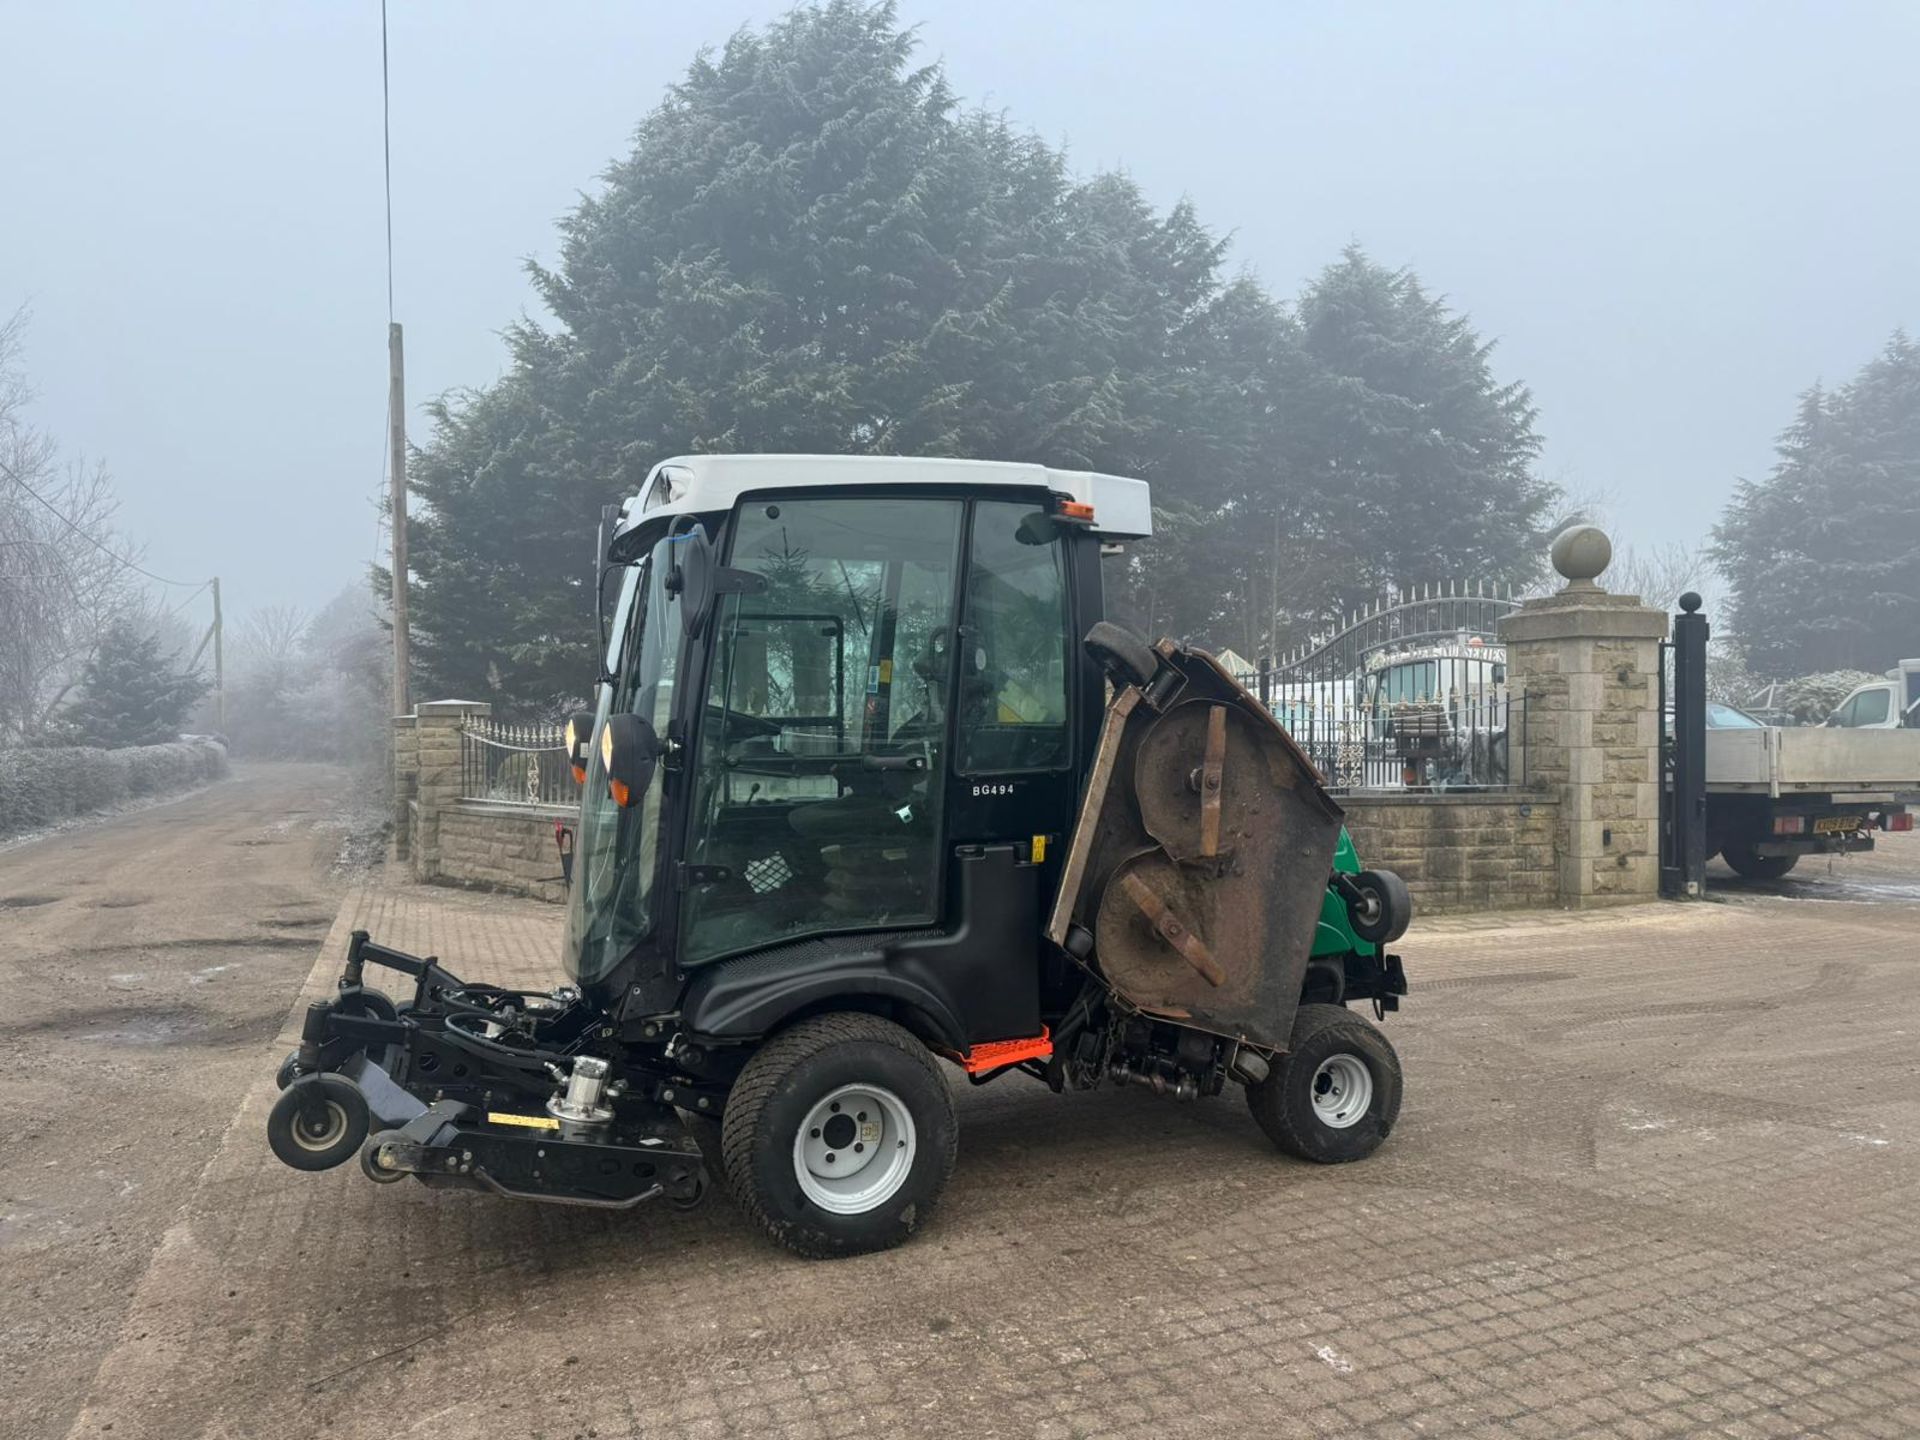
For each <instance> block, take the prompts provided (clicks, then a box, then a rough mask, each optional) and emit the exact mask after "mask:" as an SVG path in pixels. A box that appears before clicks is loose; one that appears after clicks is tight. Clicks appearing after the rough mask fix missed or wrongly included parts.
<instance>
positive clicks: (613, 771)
mask: <svg viewBox="0 0 1920 1440" xmlns="http://www.w3.org/2000/svg"><path fill="white" fill-rule="evenodd" d="M665 748H666V747H665V746H663V745H662V744H661V743H660V737H659V736H658V735H657V734H655V733H654V729H653V726H652V725H650V724H649V723H648V722H647V721H645V720H642V719H641V718H640V717H639V716H638V715H609V716H608V717H607V723H606V725H605V726H604V727H602V729H601V731H600V765H601V768H602V769H604V770H605V771H606V772H607V791H608V793H609V794H611V795H612V796H613V803H614V804H616V805H618V806H620V807H621V808H622V809H624V808H626V807H627V806H629V805H631V804H633V803H634V802H635V801H636V800H638V799H639V798H640V797H641V796H642V795H644V794H646V793H647V786H648V785H649V784H651V783H652V781H653V767H654V766H655V765H656V764H657V763H658V762H659V760H660V755H661V752H662V751H663V750H665Z"/></svg>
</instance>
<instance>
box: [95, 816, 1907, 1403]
mask: <svg viewBox="0 0 1920 1440" xmlns="http://www.w3.org/2000/svg"><path fill="white" fill-rule="evenodd" d="M1901 855H1904V856H1905V857H1906V858H1907V859H1908V860H1909V861H1912V860H1920V846H1913V847H1908V848H1907V849H1906V850H1904V851H1902V852H1900V853H1899V854H1895V855H1892V856H1889V855H1887V854H1883V855H1882V856H1879V857H1875V860H1876V865H1877V867H1878V868H1877V869H1876V870H1874V871H1873V872H1872V874H1874V875H1881V876H1886V877H1889V883H1888V885H1887V886H1886V888H1885V891H1884V893H1876V892H1875V891H1874V889H1873V886H1872V885H1871V884H1867V885H1864V886H1862V887H1855V889H1856V891H1857V893H1852V894H1849V895H1848V896H1847V897H1846V898H1845V899H1843V900H1836V901H1832V902H1825V903H1822V902H1808V901H1797V900H1792V899H1785V898H1776V897H1770V896H1766V895H1755V894H1743V895H1739V896H1736V897H1735V898H1734V899H1733V900H1732V901H1731V902H1730V903H1723V904H1710V905H1701V906H1694V907H1671V906H1660V907H1645V908H1641V909H1636V910H1634V911H1631V912H1616V913H1612V914H1601V915H1578V916H1566V915H1545V916H1530V917H1527V918H1525V919H1520V920H1515V919H1512V918H1509V919H1506V920H1503V921H1501V922H1498V923H1495V924H1491V925H1488V924H1479V925H1474V924H1468V923H1465V922H1460V921H1454V922H1449V923H1447V924H1444V925H1435V926H1430V927H1427V928H1426V929H1425V930H1416V932H1415V935H1414V936H1412V937H1410V938H1409V941H1408V942H1407V943H1406V945H1405V947H1404V948H1405V951H1406V954H1407V958H1408V969H1409V971H1410V973H1411V975H1412V977H1413V981H1414V985H1415V987H1416V991H1417V993H1416V995H1415V996H1414V997H1413V998H1412V1000H1411V1001H1410V1002H1409V1004H1408V1008H1407V1009H1406V1011H1405V1012H1403V1014H1402V1015H1401V1016H1400V1017H1397V1018H1395V1019H1394V1020H1392V1021H1390V1022H1389V1025H1390V1033H1391V1034H1392V1036H1393V1038H1394V1039H1395V1041H1396V1042H1397V1043H1398V1044H1399V1046H1400V1048H1401V1051H1402V1055H1403V1057H1404V1059H1405V1062H1406V1069H1407V1076H1408V1086H1407V1100H1406V1107H1405V1110H1404V1112H1403V1114H1402V1118H1401V1122H1400V1128H1399V1130H1398V1131H1397V1132H1396V1134H1395V1135H1394V1137H1393V1139H1392V1140H1391V1141H1390V1142H1389V1144H1388V1146H1387V1148H1386V1149H1385V1150H1383V1151H1382V1152H1381V1154H1380V1155H1379V1156H1378V1157H1376V1158H1375V1159H1374V1160H1373V1161H1371V1162H1368V1163H1366V1164H1363V1165H1358V1166H1352V1167H1347V1168H1343V1169H1334V1170H1321V1169H1314V1168H1311V1167H1307V1166H1303V1165H1298V1164H1294V1163H1291V1162H1288V1161H1286V1160H1283V1159H1281V1158H1279V1157H1278V1156H1276V1155H1275V1154H1273V1153H1272V1152H1271V1151H1270V1150H1268V1149H1267V1148H1266V1147H1265V1145H1264V1143H1263V1142H1262V1141H1261V1140H1260V1138H1259V1136H1258V1133H1257V1132H1256V1131H1255V1129H1254V1127H1253V1125H1252V1122H1251V1121H1250V1120H1249V1119H1248V1118H1247V1115H1246V1112H1245V1109H1244V1107H1243V1106H1242V1105H1241V1104H1240V1103H1239V1101H1238V1099H1237V1098H1223V1099H1221V1100H1218V1101H1212V1102H1202V1103H1200V1104H1198V1105H1188V1106H1181V1105H1177V1104H1175V1103H1173V1102H1170V1101H1163V1100H1155V1099H1152V1098H1150V1097H1148V1096H1145V1095H1142V1094H1140V1093H1138V1092H1133V1091H1123V1092H1117V1093H1114V1092H1099V1093H1096V1094H1093V1095H1087V1096H1069V1097H1065V1098H1063V1099H1056V1098H1055V1097H1053V1096H1051V1095H1049V1094H1048V1093H1047V1092H1046V1091H1045V1090H1044V1089H1043V1088H1041V1087H1040V1086H1038V1085H1037V1084H1033V1083H1030V1082H1027V1081H1025V1080H1023V1079H1018V1078H1015V1079H1012V1080H1008V1081H1005V1082H1002V1083H1001V1084H998V1085H995V1086H993V1087H990V1088H988V1089H985V1090H982V1091H967V1092H965V1093H963V1094H962V1095H961V1096H960V1106H961V1119H962V1136H961V1158H960V1166H959V1171H958V1174H957V1176H956V1178H955V1183H954V1185H953V1187H952V1189H951V1190H950V1191H949V1193H948V1196H947V1199H946V1202H945V1204H944V1207H943V1210H942V1212H941V1215H940V1216H939V1218H938V1220H937V1221H936V1223H935V1224H934V1225H933V1226H932V1227H931V1229H930V1230H929V1231H928V1232H926V1233H925V1234H924V1235H923V1236H922V1237H921V1238H920V1239H919V1240H918V1241H916V1242H915V1243H914V1244H912V1245H909V1246H908V1247H906V1248H905V1249H902V1250H897V1251H893V1252H891V1253H889V1254H886V1255H880V1256H872V1257H867V1258H863V1259H859V1260H853V1261H841V1262H829V1263H818V1264H808V1263H805V1262H802V1261H798V1260H795V1259H793V1258H791V1257H789V1256H787V1255H785V1254H782V1253H779V1252H775V1251H773V1250H771V1249H769V1248H768V1247H766V1246H765V1245H764V1244H762V1243H761V1242H760V1241H758V1240H757V1239H756V1238H754V1236H753V1235H751V1234H749V1233H748V1231H747V1230H746V1228H745V1227H744V1225H743V1224H741V1223H740V1222H739V1221H738V1219H737V1217H736V1216H735V1215H734V1213H733V1212H732V1209H731V1207H730V1206H729V1205H728V1204H726V1203H725V1202H724V1201H722V1202H716V1203H714V1204H711V1205H709V1206H708V1207H707V1208H706V1209H704V1210H703V1211H700V1212H698V1213H695V1214H693V1215H677V1214H674V1213H672V1212H670V1211H667V1210H664V1209H655V1210H651V1211H643V1212H641V1213H639V1214H636V1215H632V1216H627V1217H618V1218H607V1217H601V1216H595V1215H590V1214H582V1213H579V1212H572V1211H566V1210H559V1209H553V1208H541V1207H535V1206H528V1205H519V1204H514V1203H511V1202H506V1201H501V1200H497V1199H493V1198H490V1197H484V1196H478V1195H471V1196H470V1195H463V1194H439V1193H434V1192H429V1191H427V1190H425V1189H422V1188H421V1187H418V1186H414V1185H397V1186H391V1187H375V1186H373V1185H370V1184H368V1183H367V1182H366V1181H365V1180H364V1179H362V1177H361V1176H360V1175H359V1173H358V1171H357V1169H356V1168H354V1167H347V1168H343V1169H341V1170H339V1171H335V1172H332V1173H330V1174H327V1175H323V1176H317V1177H315V1176H304V1175H298V1174H295V1173H294V1172H292V1171H289V1170H286V1169H284V1168H283V1167H281V1166H280V1165H278V1164H277V1163H276V1162H274V1161H273V1160H272V1158H271V1156H270V1155H269V1154H268V1152H267V1148H266V1143H265V1139H264V1135H263V1126H264V1120H265V1114H266V1110H267V1106H268V1104H269V1101H270V1098H271V1093H272V1091H271V1084H270V1080H269V1075H270V1071H271V1068H272V1061H273V1058H274V1056H275V1055H276V1054H278V1053H279V1050H275V1051H273V1052H271V1053H270V1052H264V1051H263V1052H262V1054H261V1056H260V1083H259V1084H258V1085H256V1086H255V1088H254V1089H253V1090H252V1092H251V1093H250V1094H248V1095H247V1096H246V1097H245V1100H244V1103H240V1097H236V1103H237V1104H239V1110H240V1113H239V1115H238V1118H237V1120H236V1122H235V1126H234V1129H233V1131H232V1133H231V1134H230V1135H229V1136H228V1137H227V1140H226V1142H225V1144H224V1145H223V1147H222V1148H221V1150H220V1152H219V1154H218V1155H217V1157H216V1158H215V1160H214V1161H213V1163H212V1164H211V1165H210V1166H209V1168H208V1170H207V1172H206V1174H205V1175H204V1176H203V1177H202V1180H201V1182H200V1185H199V1187H198V1190H197V1193H196V1196H195V1198H194V1200H193V1202H192V1203H191V1204H190V1205H189V1206H188V1208H187V1209H186V1210H185V1211H184V1213H183V1214H182V1215H181V1216H180V1218H179V1220H178V1222H177V1224H176V1225H175V1226H174V1227H173V1228H172V1230H171V1231H170V1232H169V1234H168V1235H167V1238H166V1241H165V1243H164V1244H163V1245H162V1247H161V1249H160V1251H159V1253H158V1254H157V1255H156V1257H155V1259H154V1261H153V1264H152V1266H151V1268H150V1270H149V1272H148V1274H147V1276H146V1277H145V1279H144V1280H143V1281H142V1283H141V1286H140V1290H139V1293H138V1295H137V1296H136V1298H135V1301H134V1304H133V1307H132V1310H131V1313H130V1317H129V1320H128V1323H127V1328H126V1331H125V1333H124V1335H123V1336H122V1338H121V1342H120V1344H119V1345H118V1347H117V1349H116V1350H115V1351H114V1353H113V1355H112V1356H111V1358H110V1359H109V1360H108V1362H107V1363H106V1365H105V1366H104V1367H103V1368H102V1369H101V1371H100V1373H99V1375H98V1376H97V1377H95V1378H94V1379H93V1381H92V1385H91V1389H90V1398H89V1401H88V1404H87V1406H86V1408H85V1410H84V1411H83V1412H82V1415H81V1418H80V1420H79V1421H78V1423H77V1425H76V1427H75V1430H74V1434H76V1435H87V1436H97V1435H100V1434H102V1433H103V1432H105V1431H106V1430H107V1429H108V1427H109V1426H111V1429H112V1435H113V1437H114V1440H126V1437H128V1436H143V1435H152V1436H166V1437H178V1436H185V1435H199V1434H206V1435H215V1436H242V1435H249V1436H250V1435H261V1434H276V1435H299V1434H308V1433H314V1434H326V1435H337V1436H383V1437H385V1436H395V1435H420V1436H458V1435H480V1434H487V1435H501V1436H536V1437H580V1436H627V1435H644V1436H735V1435H762V1434H786V1435H794V1436H829V1435H851V1434H860V1435H876V1436H894V1435H922V1434H925V1435H935V1434H938V1435H943V1436H945V1435H955V1434H958V1435H967V1436H995V1435H1009V1436H1044V1437H1069V1436H1105V1435H1112V1436H1139V1435H1163V1436H1185V1435H1195V1436H1198V1435H1206V1436H1220V1435H1232V1436H1245V1435H1263V1436H1264V1435H1330V1434H1341V1435H1366V1436H1402V1435H1404V1436H1413V1435H1422V1436H1437V1435H1466V1434H1473V1435H1514V1436H1542V1437H1548V1436H1551V1437H1563V1436H1575V1435H1593V1436H1628V1437H1635V1436H1653V1435H1674V1434H1714V1435H1725V1436H1732V1437H1740V1436H1773V1435H1779V1436H1789V1435H1807V1434H1830V1435H1864V1436H1889V1437H1892V1436H1910V1435H1914V1434H1916V1433H1920V1222H1916V1220H1915V1218H1914V1197H1915V1182H1916V1180H1920V1158H1917V1157H1920V1088H1916V1079H1917V1078H1920V1063H1917V1062H1916V1059H1915V1041H1916V1038H1917V1037H1920V996H1917V995H1916V992H1915V989H1914V986H1913V983H1912V982H1913V970H1914V956H1915V943H1914V942H1915V939H1916V934H1917V933H1920V905H1916V903H1915V899H1916V896H1917V895H1920V888H1917V887H1915V886H1914V884H1913V883H1912V882H1913V878H1914V868H1920V867H1914V868H1909V869H1906V871H1905V875H1904V878H1902V873H1901V867H1899V866H1898V864H1897V863H1894V862H1897V861H1898V860H1899V859H1900V857H1901ZM1796 893H1799V892H1796ZM355 924H364V925H366V926H367V927H368V928H370V929H372V930H373V931H374V932H375V933H376V934H378V935H379V936H380V937H381V938H383V939H386V940H390V941H392V942H394V943H398V944H400V945H403V946H406V947H409V948H427V949H432V950H437V951H438V952H439V953H441V954H443V955H445V956H446V957H448V959H449V962H450V963H452V964H453V965H454V966H455V968H456V969H458V970H461V971H462V972H465V973H473V974H479V975H483V976H485V977H487V978H495V979H499V980H502V981H507V982H509V983H513V982H520V983H547V981H548V979H549V977H550V975H551V971H550V969H549V966H550V963H551V961H550V957H551V956H552V955H553V953H554V950H555V946H556V943H557V933H558V926H559V922H558V918H557V915H556V913H555V912H554V911H553V910H552V909H549V908H545V907H539V906H534V905H530V904H526V905H523V904H517V903H503V902H499V901H492V900H483V899H480V898H477V897H470V896H464V895H455V894H445V893H441V892H424V891H418V890H412V891H404V892H399V893H387V892H379V891H369V892H364V893H362V894H360V895H358V896H356V897H354V898H353V899H352V900H350V902H349V904H348V905H347V907H346V909H345V910H343V912H342V914H341V917H340V919H339V920H338V921H337V922H336V925H335V928H334V934H333V935H332V936H331V937H330V939H329V941H328V949H327V952H326V959H325V962H324V968H325V969H327V970H331V967H332V966H333V965H334V964H335V963H336V957H337V954H338V951H339V947H340V945H341V944H342V943H343V938H344V935H345V932H346V930H347V929H348V928H350V927H351V926H352V925H355ZM319 979H320V977H319V976H318V974H317V975H316V982H315V983H316V984H317V983H319ZM286 1043H287V1041H286V1039H284V1038H283V1040H282V1041H281V1042H280V1049H284V1047H285V1044H286ZM962 1089H963V1090H964V1087H962Z"/></svg>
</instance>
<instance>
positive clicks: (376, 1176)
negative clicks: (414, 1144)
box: [360, 1130, 413, 1185]
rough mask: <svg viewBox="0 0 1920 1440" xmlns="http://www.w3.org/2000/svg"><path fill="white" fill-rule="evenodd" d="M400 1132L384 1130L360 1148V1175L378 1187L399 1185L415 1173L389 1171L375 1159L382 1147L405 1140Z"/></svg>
mask: <svg viewBox="0 0 1920 1440" xmlns="http://www.w3.org/2000/svg"><path fill="white" fill-rule="evenodd" d="M405 1138H406V1137H405V1136H404V1135H402V1134H401V1133H400V1132H399V1131H398V1130H382V1131H381V1132H380V1133H379V1134H378V1135H369V1136H368V1137H367V1143H366V1144H364V1145H362V1146H361V1147H360V1173H361V1174H362V1175H364V1176H366V1177H367V1179H369V1180H371V1181H373V1183H374V1184H376V1185H397V1184H399V1183H400V1182H401V1181H402V1180H405V1179H406V1178H407V1177H408V1175H410V1174H412V1173H413V1172H411V1171H409V1170H388V1169H386V1168H385V1167H384V1166H382V1165H381V1164H380V1163H379V1162H378V1160H377V1159H375V1157H376V1156H377V1155H378V1154H379V1151H380V1147H381V1146H382V1145H385V1144H387V1143H388V1142H390V1141H394V1140H405Z"/></svg>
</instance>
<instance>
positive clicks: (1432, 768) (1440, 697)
mask: <svg viewBox="0 0 1920 1440" xmlns="http://www.w3.org/2000/svg"><path fill="white" fill-rule="evenodd" d="M1519 603H1520V602H1519V601H1518V600H1517V599H1515V598H1514V595H1513V591H1512V588H1511V587H1510V586H1504V585H1501V586H1495V585H1485V584H1448V585H1429V586H1423V587H1420V588H1418V589H1415V590H1412V591H1408V592H1403V593H1399V594H1395V595H1391V596H1388V597H1386V598H1383V599H1381V600H1380V601H1378V602H1376V603H1375V604H1372V605H1369V606H1367V607H1365V608H1364V609H1362V610H1359V611H1356V612H1355V613H1354V614H1352V615H1350V616H1348V617H1347V619H1346V620H1345V621H1344V622H1343V623H1342V624H1341V625H1340V626H1338V627H1337V628H1336V629H1334V630H1332V631H1330V632H1329V633H1327V634H1324V635H1319V636H1315V637H1314V638H1313V639H1311V640H1309V641H1308V642H1307V643H1306V644H1304V645H1301V646H1299V647H1297V648H1296V649H1295V650H1293V651H1291V652H1290V653H1288V654H1286V655H1284V656H1281V657H1280V658H1279V659H1278V660H1275V661H1269V662H1264V663H1262V664H1261V666H1260V667H1259V668H1258V670H1257V671H1256V672H1255V673H1254V674H1253V675H1252V676H1243V677H1241V678H1242V683H1245V684H1248V685H1249V686H1251V687H1253V688H1255V689H1257V691H1258V693H1259V695H1260V698H1261V700H1262V701H1263V702H1264V703H1265V704H1266V705H1267V707H1268V708H1269V709H1270V710H1272V711H1273V713H1274V716H1275V717H1276V718H1277V719H1278V720H1279V721H1280V723H1281V724H1283V725H1285V726H1286V727H1287V729H1288V730H1289V731H1290V732H1291V733H1292V735H1293V737H1294V739H1295V740H1296V741H1297V742H1299V744H1300V746H1301V748H1302V749H1304V750H1305V751H1306V752H1307V754H1308V755H1309V756H1311V757H1312V759H1313V762H1314V764H1316V765H1317V766H1319V767H1320V771H1321V773H1322V774H1323V775H1324V776H1325V777H1326V779H1327V783H1328V785H1329V787H1330V788H1332V789H1335V790H1487V789H1500V788H1505V787H1507V786H1510V785H1514V784H1518V783H1524V781H1525V778H1526V777H1525V776H1524V775H1519V776H1516V775H1514V774H1513V773H1512V770H1511V767H1510V765H1509V754H1510V750H1511V745H1510V743H1509V737H1511V736H1512V735H1514V734H1515V732H1516V727H1518V732H1519V734H1520V735H1521V736H1522V738H1524V734H1525V730H1524V727H1525V724H1526V699H1525V697H1524V696H1521V695H1514V694H1511V693H1510V692H1509V690H1508V687H1507V665H1506V660H1507V657H1506V651H1505V650H1504V649H1502V648H1501V646H1500V643H1499V635H1498V626H1499V622H1500V619H1501V617H1503V616H1505V615H1507V614H1510V613H1511V612H1512V611H1513V610H1515V609H1517V608H1518V607H1519ZM1522 749H1523V751H1524V746H1523V747H1522Z"/></svg>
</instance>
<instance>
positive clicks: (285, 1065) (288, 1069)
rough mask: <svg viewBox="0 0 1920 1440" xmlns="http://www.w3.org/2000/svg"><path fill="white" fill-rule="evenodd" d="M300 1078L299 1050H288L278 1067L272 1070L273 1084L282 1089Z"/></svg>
mask: <svg viewBox="0 0 1920 1440" xmlns="http://www.w3.org/2000/svg"><path fill="white" fill-rule="evenodd" d="M299 1078H300V1052H299V1051H298V1050H289V1051H288V1052H287V1058H286V1059H284V1060H282V1061H281V1062H280V1068H279V1069H278V1070H276V1071H274V1072H273V1083H274V1085H275V1086H276V1087H277V1088H279V1089H281V1090H284V1089H286V1088H287V1086H289V1085H291V1084H293V1082H294V1081H295V1080H297V1079H299Z"/></svg>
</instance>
